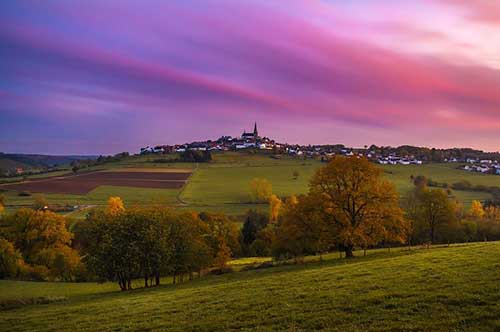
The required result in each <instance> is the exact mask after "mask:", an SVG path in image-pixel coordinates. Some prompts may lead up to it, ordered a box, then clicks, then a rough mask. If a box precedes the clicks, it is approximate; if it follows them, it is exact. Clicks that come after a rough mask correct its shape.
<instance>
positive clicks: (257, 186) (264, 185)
mask: <svg viewBox="0 0 500 332" xmlns="http://www.w3.org/2000/svg"><path fill="white" fill-rule="evenodd" d="M272 193H273V187H272V185H271V183H270V182H269V181H268V180H266V179H261V178H253V179H252V181H250V197H251V199H252V201H253V202H256V203H263V202H268V201H269V198H270V197H271V195H272Z"/></svg>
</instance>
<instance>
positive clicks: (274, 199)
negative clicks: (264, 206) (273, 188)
mask: <svg viewBox="0 0 500 332" xmlns="http://www.w3.org/2000/svg"><path fill="white" fill-rule="evenodd" d="M281 204H282V202H281V199H279V197H278V196H276V195H274V194H272V195H271V197H270V198H269V222H271V223H275V222H277V221H278V216H279V213H280V208H281Z"/></svg>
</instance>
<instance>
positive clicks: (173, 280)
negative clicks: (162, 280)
mask: <svg viewBox="0 0 500 332" xmlns="http://www.w3.org/2000/svg"><path fill="white" fill-rule="evenodd" d="M172 283H173V284H174V285H175V272H174V278H173V282H172Z"/></svg>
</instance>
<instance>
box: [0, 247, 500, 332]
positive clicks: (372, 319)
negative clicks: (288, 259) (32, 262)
mask: <svg viewBox="0 0 500 332" xmlns="http://www.w3.org/2000/svg"><path fill="white" fill-rule="evenodd" d="M499 256H500V243H498V242H491V243H475V244H468V245H457V246H451V247H439V248H433V249H417V250H411V251H410V250H406V249H401V250H398V251H396V250H394V251H392V252H391V253H388V252H387V251H380V250H379V251H376V252H374V253H372V254H369V255H367V256H366V257H357V258H354V259H351V260H346V259H338V258H333V257H334V256H332V257H329V258H328V259H327V260H325V261H323V262H312V263H305V264H301V265H289V266H278V267H272V268H266V269H261V270H252V271H241V272H234V273H229V274H225V275H221V276H205V277H202V278H201V279H195V280H194V281H191V282H186V283H183V284H180V285H175V286H174V285H164V286H161V287H159V288H154V289H137V290H133V291H129V292H119V291H116V290H113V287H111V286H112V284H109V283H106V284H102V285H96V284H91V283H82V284H53V283H31V282H13V281H0V294H2V296H1V298H2V300H6V299H13V298H15V297H23V296H54V297H57V296H64V297H66V300H64V301H61V302H57V303H50V304H36V305H26V306H23V307H19V308H15V309H10V310H4V311H1V312H0V330H2V331H13V332H14V331H82V330H85V331H221V330H224V331H242V330H243V331H250V330H257V331H310V330H317V331H347V332H348V331H365V330H369V331H471V332H472V331H474V332H481V331H498V330H499V329H500V301H499V300H500V275H499V273H498V270H499V268H500V262H499V260H498V257H499ZM247 260H248V259H247ZM114 289H117V286H116V285H114Z"/></svg>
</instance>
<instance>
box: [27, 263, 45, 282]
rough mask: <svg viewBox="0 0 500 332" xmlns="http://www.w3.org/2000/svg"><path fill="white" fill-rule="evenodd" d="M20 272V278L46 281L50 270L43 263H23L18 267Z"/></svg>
mask: <svg viewBox="0 0 500 332" xmlns="http://www.w3.org/2000/svg"><path fill="white" fill-rule="evenodd" d="M20 274H21V278H22V279H24V280H32V281H47V280H49V275H50V271H49V269H48V268H47V267H45V266H43V265H35V266H29V265H24V266H23V267H22V268H21V269H20Z"/></svg>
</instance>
